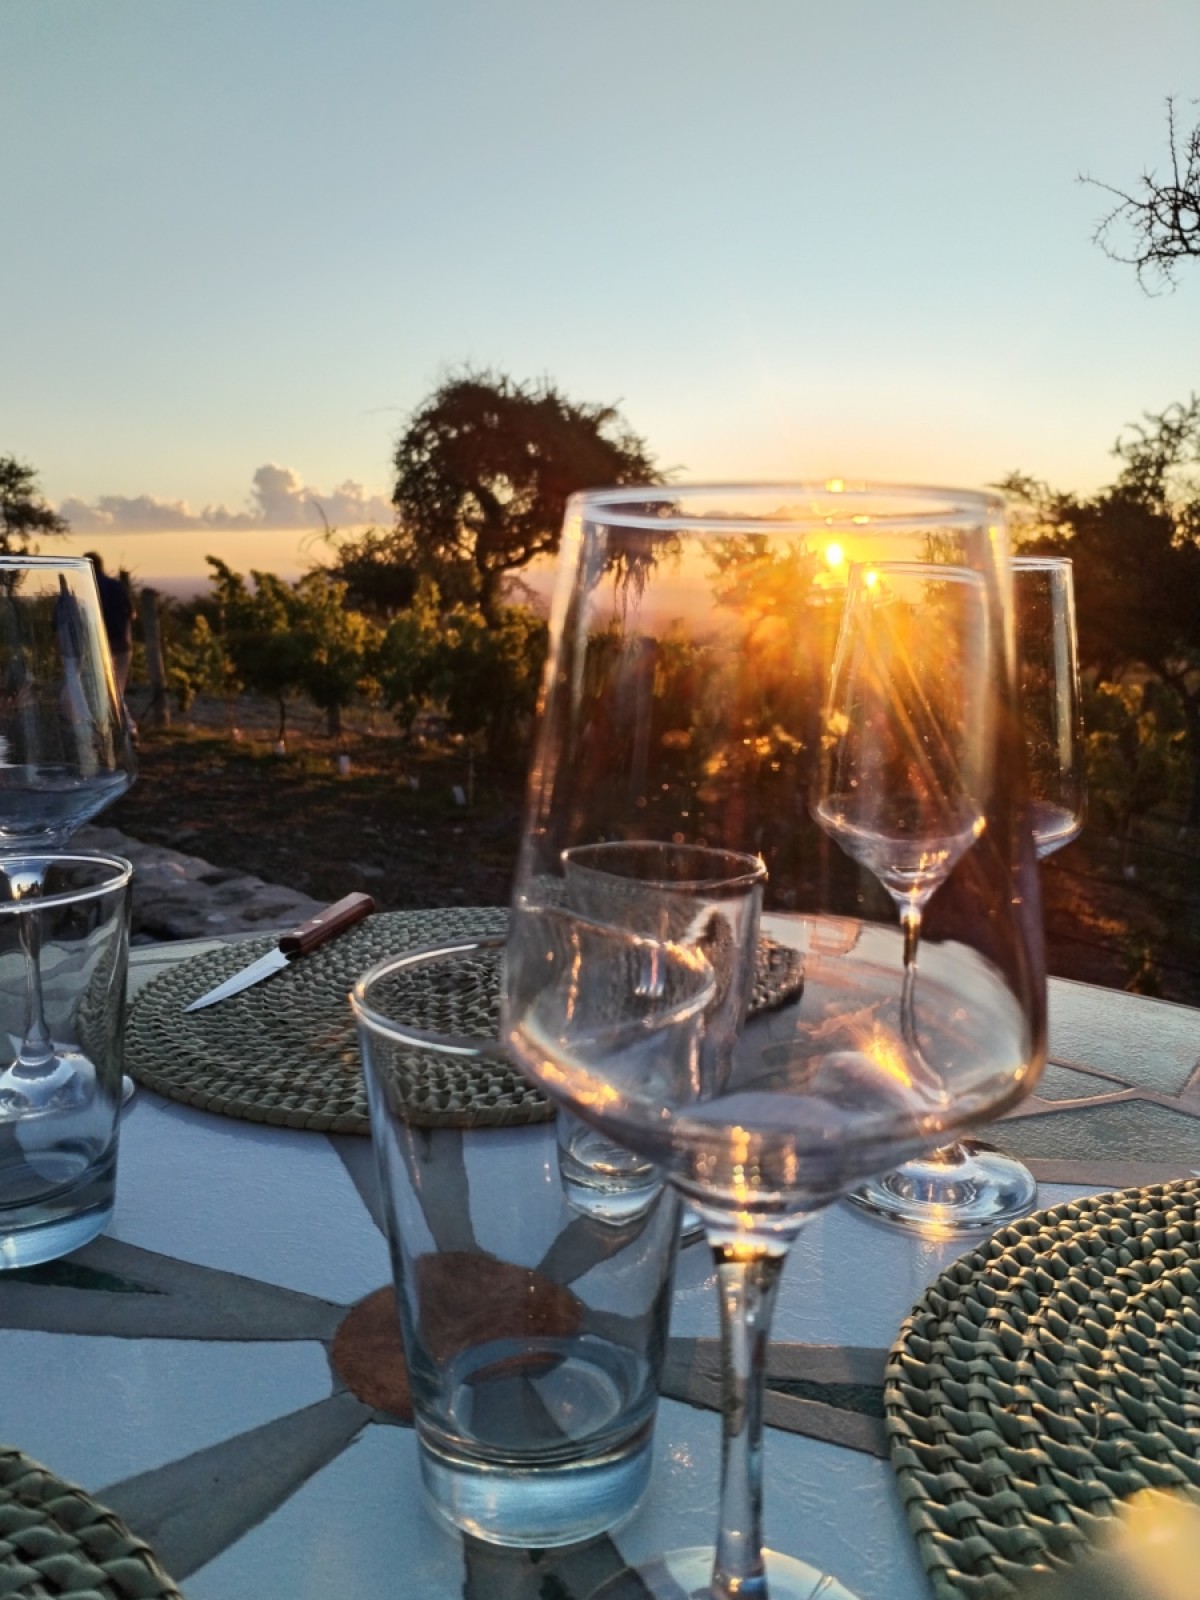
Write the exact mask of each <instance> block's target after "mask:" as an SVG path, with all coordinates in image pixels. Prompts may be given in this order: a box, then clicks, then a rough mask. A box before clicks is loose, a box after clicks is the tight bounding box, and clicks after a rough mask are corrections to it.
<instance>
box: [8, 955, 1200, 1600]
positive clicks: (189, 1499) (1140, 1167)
mask: <svg viewBox="0 0 1200 1600" xmlns="http://www.w3.org/2000/svg"><path fill="white" fill-rule="evenodd" d="M199 948H202V946H199V945H194V944H193V945H190V946H186V947H179V946H174V947H149V948H147V949H145V950H142V951H139V952H138V953H137V956H136V958H135V981H136V982H139V983H140V982H145V981H147V979H148V978H150V977H151V976H153V975H154V974H155V973H156V972H157V971H161V970H162V968H163V966H164V965H166V964H169V963H171V962H173V961H176V960H178V959H179V958H180V957H181V956H183V955H190V954H194V953H196V951H197V949H199ZM1051 1026H1052V1036H1051V1047H1052V1053H1053V1055H1054V1056H1055V1057H1056V1059H1058V1060H1060V1061H1062V1062H1063V1063H1065V1065H1064V1066H1063V1067H1061V1068H1056V1069H1054V1070H1053V1071H1052V1072H1051V1073H1050V1074H1048V1075H1047V1079H1046V1080H1045V1081H1044V1083H1043V1086H1042V1090H1041V1096H1042V1098H1041V1100H1040V1101H1038V1102H1035V1103H1033V1104H1032V1105H1030V1106H1028V1107H1026V1108H1023V1110H1024V1111H1025V1113H1026V1114H1025V1115H1018V1116H1017V1117H1015V1118H1010V1119H1008V1120H1006V1122H1005V1123H1004V1124H1003V1125H1002V1128H1001V1129H1000V1130H999V1137H1000V1139H1001V1140H1002V1142H1003V1143H1004V1144H1005V1145H1006V1147H1008V1148H1010V1149H1013V1150H1016V1151H1018V1152H1020V1153H1022V1154H1026V1155H1028V1156H1029V1157H1030V1158H1031V1159H1032V1160H1033V1161H1034V1163H1035V1166H1036V1170H1037V1171H1038V1176H1039V1178H1040V1179H1041V1180H1042V1184H1043V1189H1042V1193H1041V1195H1040V1197H1039V1204H1042V1205H1050V1204H1055V1203H1058V1202H1059V1201H1061V1200H1065V1199H1068V1198H1070V1197H1072V1196H1074V1195H1076V1194H1078V1193H1081V1192H1083V1191H1085V1190H1087V1189H1091V1190H1095V1189H1098V1188H1117V1187H1122V1186H1125V1185H1127V1184H1129V1183H1133V1182H1146V1181H1156V1180H1159V1179H1163V1178H1168V1177H1178V1176H1186V1175H1188V1174H1189V1173H1190V1172H1191V1170H1192V1167H1193V1166H1195V1165H1200V1160H1197V1158H1196V1152H1195V1151H1193V1150H1192V1148H1191V1147H1190V1144H1189V1139H1188V1134H1189V1133H1190V1132H1191V1130H1192V1129H1193V1128H1194V1127H1195V1120H1196V1116H1197V1109H1196V1107H1195V1106H1194V1105H1193V1101H1192V1094H1193V1088H1194V1083H1195V1078H1196V1069H1197V1062H1198V1061H1200V1012H1195V1011H1190V1010H1186V1009H1183V1008H1180V1007H1174V1006H1169V1005H1163V1004H1161V1003H1159V1002H1155V1001H1149V1000H1144V999H1140V998H1137V997H1132V996H1125V995H1119V994H1112V993H1108V992H1104V991H1099V990H1095V989H1091V988H1087V987H1085V986H1081V985H1075V984H1067V983H1054V984H1052V994H1051ZM1081 1087H1082V1088H1083V1089H1085V1090H1086V1091H1087V1092H1086V1094H1084V1095H1083V1096H1082V1098H1081V1097H1080V1095H1079V1093H1078V1091H1079V1089H1080V1088H1081ZM1089 1129H1090V1130H1098V1131H1095V1132H1092V1131H1088V1130H1089ZM462 1138H463V1142H464V1163H463V1165H464V1171H465V1172H466V1173H467V1174H468V1176H469V1174H470V1172H471V1171H472V1169H473V1167H474V1165H475V1164H476V1163H479V1162H486V1163H487V1164H488V1166H489V1168H490V1169H491V1170H492V1171H495V1170H497V1169H499V1170H503V1168H504V1167H505V1165H506V1164H508V1165H511V1166H512V1167H513V1170H514V1171H516V1170H517V1168H518V1166H519V1165H521V1164H523V1163H525V1162H527V1161H528V1159H529V1155H528V1151H529V1146H528V1144H527V1143H525V1142H523V1141H527V1140H529V1139H530V1138H534V1139H544V1140H546V1141H550V1140H551V1139H552V1134H551V1133H550V1131H549V1130H548V1129H545V1128H542V1129H521V1130H513V1131H509V1130H503V1129H500V1130H488V1131H487V1132H482V1133H476V1132H474V1131H466V1132H464V1133H463V1134H462ZM1019 1140H1021V1141H1026V1140H1028V1141H1030V1142H1028V1143H1019V1142H1018V1141H1019ZM547 1159H550V1155H549V1144H547ZM1084 1163H1086V1168H1085V1166H1084V1165H1083V1164H1084ZM1085 1171H1086V1173H1087V1174H1088V1176H1086V1177H1085V1176H1081V1174H1083V1173H1084V1172H1085ZM1101 1174H1102V1175H1101ZM118 1188H119V1192H118V1203H117V1213H116V1217H115V1220H114V1225H113V1228H112V1229H111V1230H110V1233H109V1234H108V1235H106V1236H105V1237H103V1238H101V1239H99V1240H97V1241H95V1242H94V1243H93V1244H92V1245H90V1246H88V1247H87V1248H86V1249H85V1250H83V1251H81V1252H79V1253H78V1254H77V1255H76V1256H74V1257H72V1258H70V1260H68V1261H66V1262H62V1263H57V1264H53V1265H51V1266H47V1267H43V1268H36V1269H33V1270H31V1271H28V1272H24V1273H13V1274H7V1275H5V1276H4V1277H2V1278H0V1356H2V1358H3V1360H4V1364H5V1371H6V1373H8V1374H10V1375H11V1374H13V1373H20V1374H21V1380H22V1381H21V1382H20V1383H19V1384H18V1383H15V1382H6V1385H5V1403H4V1407H3V1413H4V1414H3V1424H2V1427H0V1432H2V1433H3V1434H4V1436H5V1437H4V1442H5V1443H7V1444H9V1445H12V1446H15V1447H17V1448H19V1449H20V1450H22V1451H23V1452H25V1453H26V1454H28V1455H29V1456H31V1457H33V1458H34V1459H36V1460H38V1461H40V1462H42V1463H44V1464H45V1465H46V1466H47V1467H49V1468H50V1469H51V1470H52V1471H53V1472H55V1473H56V1474H58V1475H59V1476H61V1477H62V1478H63V1479H66V1480H68V1481H71V1482H74V1483H79V1484H81V1485H83V1486H84V1487H85V1488H86V1489H87V1491H88V1492H89V1493H90V1494H92V1495H94V1496H95V1498H96V1499H97V1500H98V1501H100V1502H102V1503H103V1504H104V1505H105V1506H108V1507H111V1509H112V1510H113V1511H114V1512H115V1513H116V1515H117V1516H119V1517H120V1518H121V1519H122V1520H123V1522H124V1523H125V1524H127V1525H128V1527H129V1528H131V1529H132V1530H133V1532H134V1533H135V1534H136V1535H137V1536H139V1537H140V1538H142V1539H145V1540H146V1541H147V1542H148V1543H149V1544H150V1545H151V1546H152V1547H153V1549H154V1550H155V1552H156V1554H157V1555H158V1557H159V1559H160V1560H161V1561H162V1563H163V1565H164V1567H165V1568H166V1569H167V1570H168V1571H169V1572H170V1573H171V1574H172V1576H173V1577H174V1578H176V1580H177V1581H178V1582H179V1583H180V1585H181V1587H182V1589H183V1590H184V1593H185V1594H186V1595H187V1597H188V1600H244V1597H245V1596H246V1595H248V1594H261V1595H264V1596H276V1595H278V1596H283V1595H287V1596H289V1597H296V1600H308V1597H312V1600H316V1597H317V1596H320V1597H321V1600H325V1597H327V1596H328V1595H329V1594H331V1593H355V1594H359V1595H362V1596H364V1597H370V1596H374V1595H378V1596H380V1597H383V1596H385V1595H391V1594H392V1593H395V1592H396V1575H397V1573H403V1574H405V1576H406V1581H407V1582H408V1583H409V1585H410V1586H411V1587H412V1588H413V1591H414V1592H417V1591H418V1590H419V1592H421V1593H422V1594H424V1595H427V1596H432V1597H446V1600H451V1597H459V1596H467V1595H477V1594H482V1593H486V1594H488V1596H489V1600H490V1597H493V1596H494V1597H495V1600H509V1597H511V1600H526V1597H533V1596H536V1595H538V1594H539V1593H551V1592H553V1593H555V1594H559V1595H561V1596H562V1597H563V1600H567V1597H570V1596H576V1597H579V1600H582V1597H583V1596H584V1595H586V1594H587V1592H588V1589H589V1588H590V1587H591V1586H592V1585H593V1583H594V1582H595V1580H596V1577H597V1575H598V1574H602V1573H603V1572H604V1571H605V1570H608V1569H610V1568H611V1567H612V1565H614V1564H616V1563H619V1562H620V1561H621V1560H630V1561H635V1562H636V1561H638V1560H640V1559H643V1558H646V1557H648V1556H650V1555H651V1554H653V1553H654V1552H655V1551H656V1550H657V1549H659V1548H660V1547H661V1546H662V1545H663V1544H664V1543H666V1542H667V1541H668V1540H669V1541H670V1543H672V1544H675V1545H680V1544H703V1543H707V1542H709V1541H710V1539H711V1536H712V1531H713V1525H714V1519H715V1504H716V1484H717V1453H718V1444H719V1438H718V1429H717V1422H716V1418H715V1416H714V1414H713V1411H712V1406H713V1404H714V1403H715V1393H716V1384H715V1373H716V1362H715V1334H716V1326H715V1321H716V1318H715V1296H714V1292H713V1283H712V1275H711V1271H710V1268H709V1263H708V1259H707V1254H706V1252H705V1250H704V1248H703V1247H702V1246H699V1247H696V1246H693V1247H691V1248H689V1249H686V1250H685V1251H684V1252H683V1253H682V1255H681V1259H680V1267H679V1273H678V1278H677V1287H676V1297H675V1306H674V1311H673V1318H672V1342H671V1349H670V1354H669V1359H668V1366H667V1374H666V1379H665V1382H664V1389H665V1394H666V1397H665V1398H664V1400H663V1403H662V1408H661V1414H660V1421H659V1427H658V1432H657V1442H656V1457H657V1459H656V1466H655V1472H654V1478H653V1483H652V1487H651V1491H650V1494H649V1496H648V1498H647V1501H646V1502H645V1504H644V1505H643V1507H642V1509H641V1510H640V1511H639V1512H638V1513H637V1515H636V1516H635V1517H634V1518H633V1519H632V1520H631V1521H630V1522H629V1523H628V1524H627V1525H626V1526H625V1527H624V1528H622V1529H620V1530H618V1532H617V1533H616V1534H614V1535H613V1536H612V1537H611V1538H610V1539H606V1540H601V1541H596V1542H595V1544H594V1545H592V1546H587V1547H583V1548H582V1549H577V1550H574V1551H570V1552H566V1553H558V1554H557V1555H556V1554H554V1553H545V1554H542V1555H538V1554H535V1553H530V1552H516V1553H514V1552H502V1551H497V1550H493V1549H489V1548H486V1547H484V1546H481V1545H478V1544H475V1543H473V1542H471V1541H462V1540H459V1539H458V1538H456V1537H454V1536H453V1535H451V1534H449V1533H447V1532H445V1531H443V1530H442V1529H441V1528H440V1527H438V1526H437V1525H435V1524H434V1522H433V1521H432V1519H431V1518H430V1517H429V1516H428V1514H427V1513H426V1512H425V1510H424V1508H423V1506H422V1503H421V1499H420V1494H419V1491H418V1488H417V1468H416V1445H415V1438H414V1435H413V1433H412V1429H411V1427H410V1426H408V1425H407V1423H406V1422H405V1420H404V1417H403V1415H402V1409H398V1408H397V1407H396V1404H395V1402H394V1401H393V1400H391V1399H389V1397H388V1394H387V1393H386V1392H382V1393H370V1392H368V1393H366V1397H365V1398H364V1392H365V1391H364V1390H363V1385H362V1384H361V1383H360V1382H359V1381H358V1380H357V1379H356V1378H355V1377H354V1374H353V1371H350V1372H349V1376H347V1372H348V1370H349V1369H348V1368H347V1364H346V1362H345V1360H344V1359H343V1358H342V1357H340V1356H339V1355H338V1347H339V1332H341V1331H342V1330H344V1329H345V1328H346V1327H347V1324H348V1322H349V1321H350V1319H351V1318H352V1317H354V1316H355V1315H357V1317H358V1318H359V1319H363V1318H365V1317H366V1314H367V1313H366V1312H365V1311H364V1310H363V1309H362V1308H364V1307H366V1306H367V1303H368V1302H369V1301H371V1299H372V1297H373V1296H376V1295H377V1294H378V1291H379V1290H380V1288H381V1287H383V1286H384V1285H386V1284H387V1282H388V1279H389V1267H388V1259H387V1250H386V1246H385V1244H384V1240H383V1236H382V1234H381V1232H380V1229H379V1226H378V1215H377V1207H376V1200H375V1194H374V1176H373V1171H372V1168H371V1151H370V1147H369V1144H368V1142H367V1141H365V1140H362V1139H357V1138H354V1137H350V1136H343V1135H328V1136H327V1135H313V1134H311V1133H304V1132H298V1131H295V1130H292V1129H287V1128H271V1127H264V1126H259V1125H256V1124H251V1123H242V1122H235V1121H232V1120H231V1119H229V1118H222V1117H215V1116H212V1115H209V1114H206V1113H204V1112H202V1111H198V1110H195V1109H192V1108H190V1107H187V1106H183V1105H180V1104H176V1103H173V1102H169V1101H166V1100H163V1099H160V1098H159V1097H157V1096H156V1095H154V1094H152V1093H149V1092H147V1091H144V1090H142V1091H139V1093H138V1095H137V1097H136V1098H135V1100H134V1102H133V1104H132V1106H131V1107H130V1109H129V1111H128V1112H127V1114H126V1118H125V1122H124V1125H123V1133H122V1150H121V1165H120V1178H119V1186H118ZM471 1217H472V1223H473V1226H474V1227H475V1228H476V1230H477V1231H479V1232H480V1233H481V1234H482V1233H485V1232H486V1227H487V1216H486V1212H485V1210H484V1209H483V1208H480V1210H478V1211H472V1212H471ZM481 1242H483V1241H482V1240H481ZM967 1248H968V1245H967V1244H964V1243H963V1242H962V1241H954V1240H951V1241H946V1242H942V1243H938V1242H931V1241H926V1240H920V1239H910V1238H907V1237H904V1236H902V1235H900V1234H897V1233H896V1232H894V1231H893V1230H891V1229H888V1228H886V1227H884V1226H881V1225H880V1224H878V1223H875V1222H873V1221H872V1220H871V1219H870V1218H868V1217H865V1216H863V1215H860V1214H859V1213H857V1212H855V1211H852V1210H851V1208H849V1207H845V1206H835V1207H833V1208H832V1209H831V1210H830V1211H829V1212H828V1213H827V1214H826V1215H824V1216H823V1217H820V1218H818V1219H816V1220H815V1221H814V1223H813V1224H812V1225H811V1227H810V1228H809V1229H808V1230H806V1232H805V1233H804V1234H802V1235H801V1238H800V1240H799V1241H798V1243H797V1245H796V1247H795V1250H794V1253H793V1258H792V1260H791V1262H790V1263H789V1266H788V1269H787V1272H786V1275H785V1281H784V1287H783V1291H782V1293H781V1300H780V1306H779V1310H778V1313H777V1321H776V1328H775V1335H776V1336H775V1340H774V1346H773V1353H772V1359H771V1377H770V1395H769V1400H768V1409H767V1421H768V1427H769V1437H768V1441H767V1465H766V1481H767V1508H766V1531H767V1538H768V1542H769V1543H770V1544H771V1545H772V1546H773V1547H775V1548H778V1549H782V1550H785V1551H788V1552H791V1553H793V1554H796V1555H799V1556H802V1557H803V1558H804V1559H806V1560H807V1561H809V1562H811V1563H812V1564H813V1565H815V1566H817V1567H818V1568H819V1569H820V1570H823V1571H829V1572H832V1573H835V1574H836V1575H837V1577H838V1578H839V1579H840V1580H841V1582H843V1583H844V1584H845V1585H846V1587H847V1588H849V1589H850V1590H852V1591H853V1592H854V1593H855V1594H857V1595H858V1596H860V1600H928V1597H929V1595H930V1589H929V1585H928V1581H927V1579H926V1577H925V1575H924V1571H923V1569H922V1566H921V1563H920V1561H919V1559H918V1556H917V1553H916V1549H915V1546H914V1543H913V1540H912V1538H911V1535H910V1533H909V1531H908V1528H907V1527H906V1524H905V1517H904V1511H903V1508H902V1506H901V1502H900V1499H899V1496H898V1494H897V1491H896V1484H895V1478H894V1474H893V1471H892V1467H891V1465H890V1463H889V1461H888V1460H887V1459H886V1443H885V1438H884V1427H883V1370H884V1363H885V1359H886V1352H887V1350H888V1348H889V1347H890V1345H891V1344H892V1341H893V1339H894V1337H895V1334H896V1331H897V1329H898V1328H899V1327H900V1324H901V1322H902V1321H903V1319H904V1318H905V1317H906V1315H907V1314H908V1312H909V1310H910V1309H911V1307H912V1306H913V1304H914V1303H915V1302H916V1301H917V1300H918V1298H919V1297H920V1296H921V1294H922V1293H923V1291H924V1289H925V1287H926V1285H927V1284H929V1283H930V1282H931V1281H932V1280H934V1279H935V1278H937V1277H938V1275H939V1274H940V1273H942V1272H944V1271H945V1270H946V1269H947V1267H948V1266H949V1265H950V1263H951V1262H953V1261H954V1260H955V1258H956V1257H958V1256H959V1255H961V1254H962V1253H963V1251H964V1250H965V1249H967ZM346 1338H347V1335H346V1334H345V1333H344V1332H343V1334H342V1341H341V1343H342V1347H343V1348H344V1346H345V1341H346Z"/></svg>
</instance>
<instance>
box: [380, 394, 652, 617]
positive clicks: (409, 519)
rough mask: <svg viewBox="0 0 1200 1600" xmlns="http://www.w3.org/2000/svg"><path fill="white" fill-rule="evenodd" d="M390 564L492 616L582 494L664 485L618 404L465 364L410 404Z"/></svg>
mask: <svg viewBox="0 0 1200 1600" xmlns="http://www.w3.org/2000/svg"><path fill="white" fill-rule="evenodd" d="M395 469H396V486H395V491H394V493H393V495H392V503H393V504H394V506H395V507H396V535H395V539H394V541H393V542H392V545H391V548H390V554H391V556H392V558H393V559H399V560H401V561H403V560H404V559H405V558H406V557H407V559H408V561H409V562H410V564H411V565H412V567H413V568H414V569H415V570H416V571H417V572H419V573H421V574H424V575H429V576H431V577H433V578H434V579H435V581H436V582H437V583H438V586H439V588H440V589H441V590H442V592H443V594H445V595H447V596H448V597H449V598H453V599H464V600H465V599H473V600H475V601H476V602H477V603H478V605H479V608H480V610H481V611H482V613H483V615H484V616H485V617H486V619H487V621H488V623H489V624H490V625H495V624H497V623H498V621H499V617H500V611H501V592H502V587H503V582H504V579H505V577H506V575H508V574H509V573H512V572H515V571H517V570H519V569H520V568H522V567H525V566H527V565H528V564H529V563H530V562H531V561H532V560H534V558H535V557H537V556H540V555H549V554H552V553H553V552H554V551H555V550H557V548H558V542H559V537H560V534H561V529H562V519H563V510H564V508H565V505H566V501H567V497H568V496H569V495H571V494H573V493H574V492H575V491H576V490H578V489H584V488H593V487H600V486H603V485H608V484H628V483H653V482H658V481H660V475H659V473H658V471H657V469H656V467H655V463H654V460H653V457H652V456H651V455H650V454H649V452H648V450H647V447H646V445H645V442H644V441H643V440H642V439H640V438H639V437H638V436H637V435H636V434H635V433H633V432H632V430H631V429H630V428H629V426H628V425H627V423H626V422H625V421H624V419H623V418H622V417H621V415H620V413H619V412H618V411H617V410H616V408H615V407H613V406H610V405H595V404H590V403H580V402H577V401H573V400H569V399H567V397H566V396H565V395H563V394H562V393H561V392H560V391H559V390H558V389H557V388H555V386H554V385H553V384H551V383H549V382H548V381H545V380H543V381H541V382H539V383H536V384H533V383H517V382H514V380H513V379H511V378H509V377H506V376H504V375H503V374H493V373H490V372H474V371H468V372H466V373H464V374H463V375H461V376H459V377H455V378H452V379H450V380H449V381H448V382H446V383H443V384H442V385H441V386H440V387H439V388H438V389H437V390H435V392H434V393H433V394H432V395H431V396H430V397H429V399H428V400H426V401H425V402H424V404H423V405H421V406H420V407H418V409H417V410H416V412H415V413H414V414H413V416H412V418H411V419H410V421H409V423H408V426H407V427H406V428H405V430H404V433H403V434H402V436H401V438H400V442H399V444H398V445H397V446H396V453H395Z"/></svg>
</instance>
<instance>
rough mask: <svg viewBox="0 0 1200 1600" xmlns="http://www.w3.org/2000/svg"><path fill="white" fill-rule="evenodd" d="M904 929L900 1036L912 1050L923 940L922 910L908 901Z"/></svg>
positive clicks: (904, 907) (903, 913) (903, 911)
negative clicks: (918, 947)
mask: <svg viewBox="0 0 1200 1600" xmlns="http://www.w3.org/2000/svg"><path fill="white" fill-rule="evenodd" d="M900 925H901V927H902V928H903V929H904V982H903V984H902V986H901V989H900V1035H901V1038H903V1040H904V1042H905V1044H906V1045H908V1046H909V1048H910V1049H911V1050H916V1049H917V1013H916V990H917V944H918V942H919V941H920V938H921V908H920V906H916V905H913V903H912V901H911V900H906V901H905V902H904V903H903V904H902V905H901V907H900Z"/></svg>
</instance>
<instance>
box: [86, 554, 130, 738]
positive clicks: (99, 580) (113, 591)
mask: <svg viewBox="0 0 1200 1600" xmlns="http://www.w3.org/2000/svg"><path fill="white" fill-rule="evenodd" d="M87 559H88V560H89V561H90V562H91V563H92V566H93V567H94V568H95V569H96V587H97V588H98V589H99V590H100V610H101V613H102V614H103V617H104V631H105V633H106V634H107V635H108V648H109V652H110V654H111V655H112V664H113V676H114V677H115V678H116V680H117V693H118V694H119V695H120V697H121V705H122V707H123V708H124V711H125V719H126V721H127V722H128V723H129V727H130V731H131V732H132V731H133V728H134V721H133V718H132V717H131V716H130V714H129V707H128V706H127V705H126V704H125V685H126V684H127V683H128V682H129V667H130V663H131V662H132V660H133V604H132V602H131V600H130V598H129V591H128V590H127V589H126V587H125V585H124V584H123V583H122V582H121V580H120V578H111V577H109V575H108V573H107V572H105V570H104V562H103V561H102V560H101V558H100V557H99V556H98V555H97V554H96V552H95V551H94V550H89V551H88V552H87Z"/></svg>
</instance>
